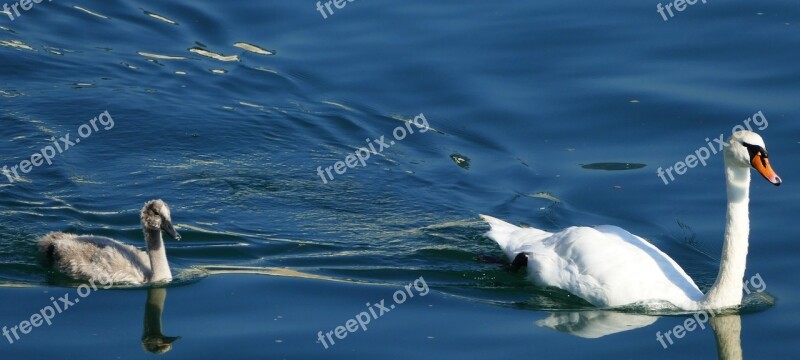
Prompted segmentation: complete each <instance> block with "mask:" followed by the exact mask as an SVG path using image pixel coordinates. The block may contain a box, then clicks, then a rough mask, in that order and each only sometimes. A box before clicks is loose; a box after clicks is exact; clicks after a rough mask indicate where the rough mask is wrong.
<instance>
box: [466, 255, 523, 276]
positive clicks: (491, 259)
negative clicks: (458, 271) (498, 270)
mask: <svg viewBox="0 0 800 360" xmlns="http://www.w3.org/2000/svg"><path fill="white" fill-rule="evenodd" d="M475 260H477V261H479V262H482V263H487V264H499V265H500V266H502V267H503V269H505V270H507V271H510V272H514V273H516V272H517V271H519V269H520V268H523V267H527V266H528V256H527V255H525V253H519V254H517V257H515V258H514V261H513V262H512V263H510V264H509V263H508V260H506V259H505V258H500V257H497V256H494V255H487V254H484V255H478V256H476V257H475Z"/></svg>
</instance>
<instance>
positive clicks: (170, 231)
mask: <svg viewBox="0 0 800 360" xmlns="http://www.w3.org/2000/svg"><path fill="white" fill-rule="evenodd" d="M161 230H164V232H166V233H167V235H169V236H170V237H171V238H173V239H175V240H177V241H181V235H180V234H178V232H177V231H175V227H174V226H172V222H171V221H169V220H167V219H164V220H162V221H161Z"/></svg>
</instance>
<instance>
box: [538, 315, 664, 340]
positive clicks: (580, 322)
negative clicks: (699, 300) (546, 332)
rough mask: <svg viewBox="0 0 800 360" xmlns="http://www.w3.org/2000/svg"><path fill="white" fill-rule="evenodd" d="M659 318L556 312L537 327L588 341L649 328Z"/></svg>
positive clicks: (541, 321)
mask: <svg viewBox="0 0 800 360" xmlns="http://www.w3.org/2000/svg"><path fill="white" fill-rule="evenodd" d="M656 320H658V317H657V316H648V315H636V314H626V313H621V312H615V311H599V310H598V311H569V312H554V313H551V314H550V316H549V317H547V318H546V319H542V320H539V321H537V322H536V325H539V326H541V327H546V328H549V329H552V330H555V331H559V332H564V333H568V334H570V335H575V336H578V337H582V338H587V339H596V338H599V337H603V336H606V335H611V334H615V333H618V332H623V331H628V330H633V329H638V328H640V327H645V326H648V325H650V324H652V323H654V322H656Z"/></svg>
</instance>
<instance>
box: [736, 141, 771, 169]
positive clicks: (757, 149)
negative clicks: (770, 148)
mask: <svg viewBox="0 0 800 360" xmlns="http://www.w3.org/2000/svg"><path fill="white" fill-rule="evenodd" d="M742 145H744V147H746V148H747V152H748V153H750V161H753V159H755V157H756V155H758V154H761V164H762V165H764V166H767V160H766V159H767V158H769V155H768V154H767V149H764V148H763V147H761V146H760V145H753V144H748V143H742Z"/></svg>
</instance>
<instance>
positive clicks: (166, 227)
mask: <svg viewBox="0 0 800 360" xmlns="http://www.w3.org/2000/svg"><path fill="white" fill-rule="evenodd" d="M142 226H144V228H145V229H147V230H156V231H161V230H163V231H164V232H165V233H167V235H169V236H170V237H171V238H173V239H175V240H178V241H180V240H181V236H180V235H179V234H178V232H177V231H175V227H173V226H172V216H171V215H170V213H169V206H167V203H165V202H164V201H162V200H151V201H148V202H147V203H146V204H144V208H142Z"/></svg>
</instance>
